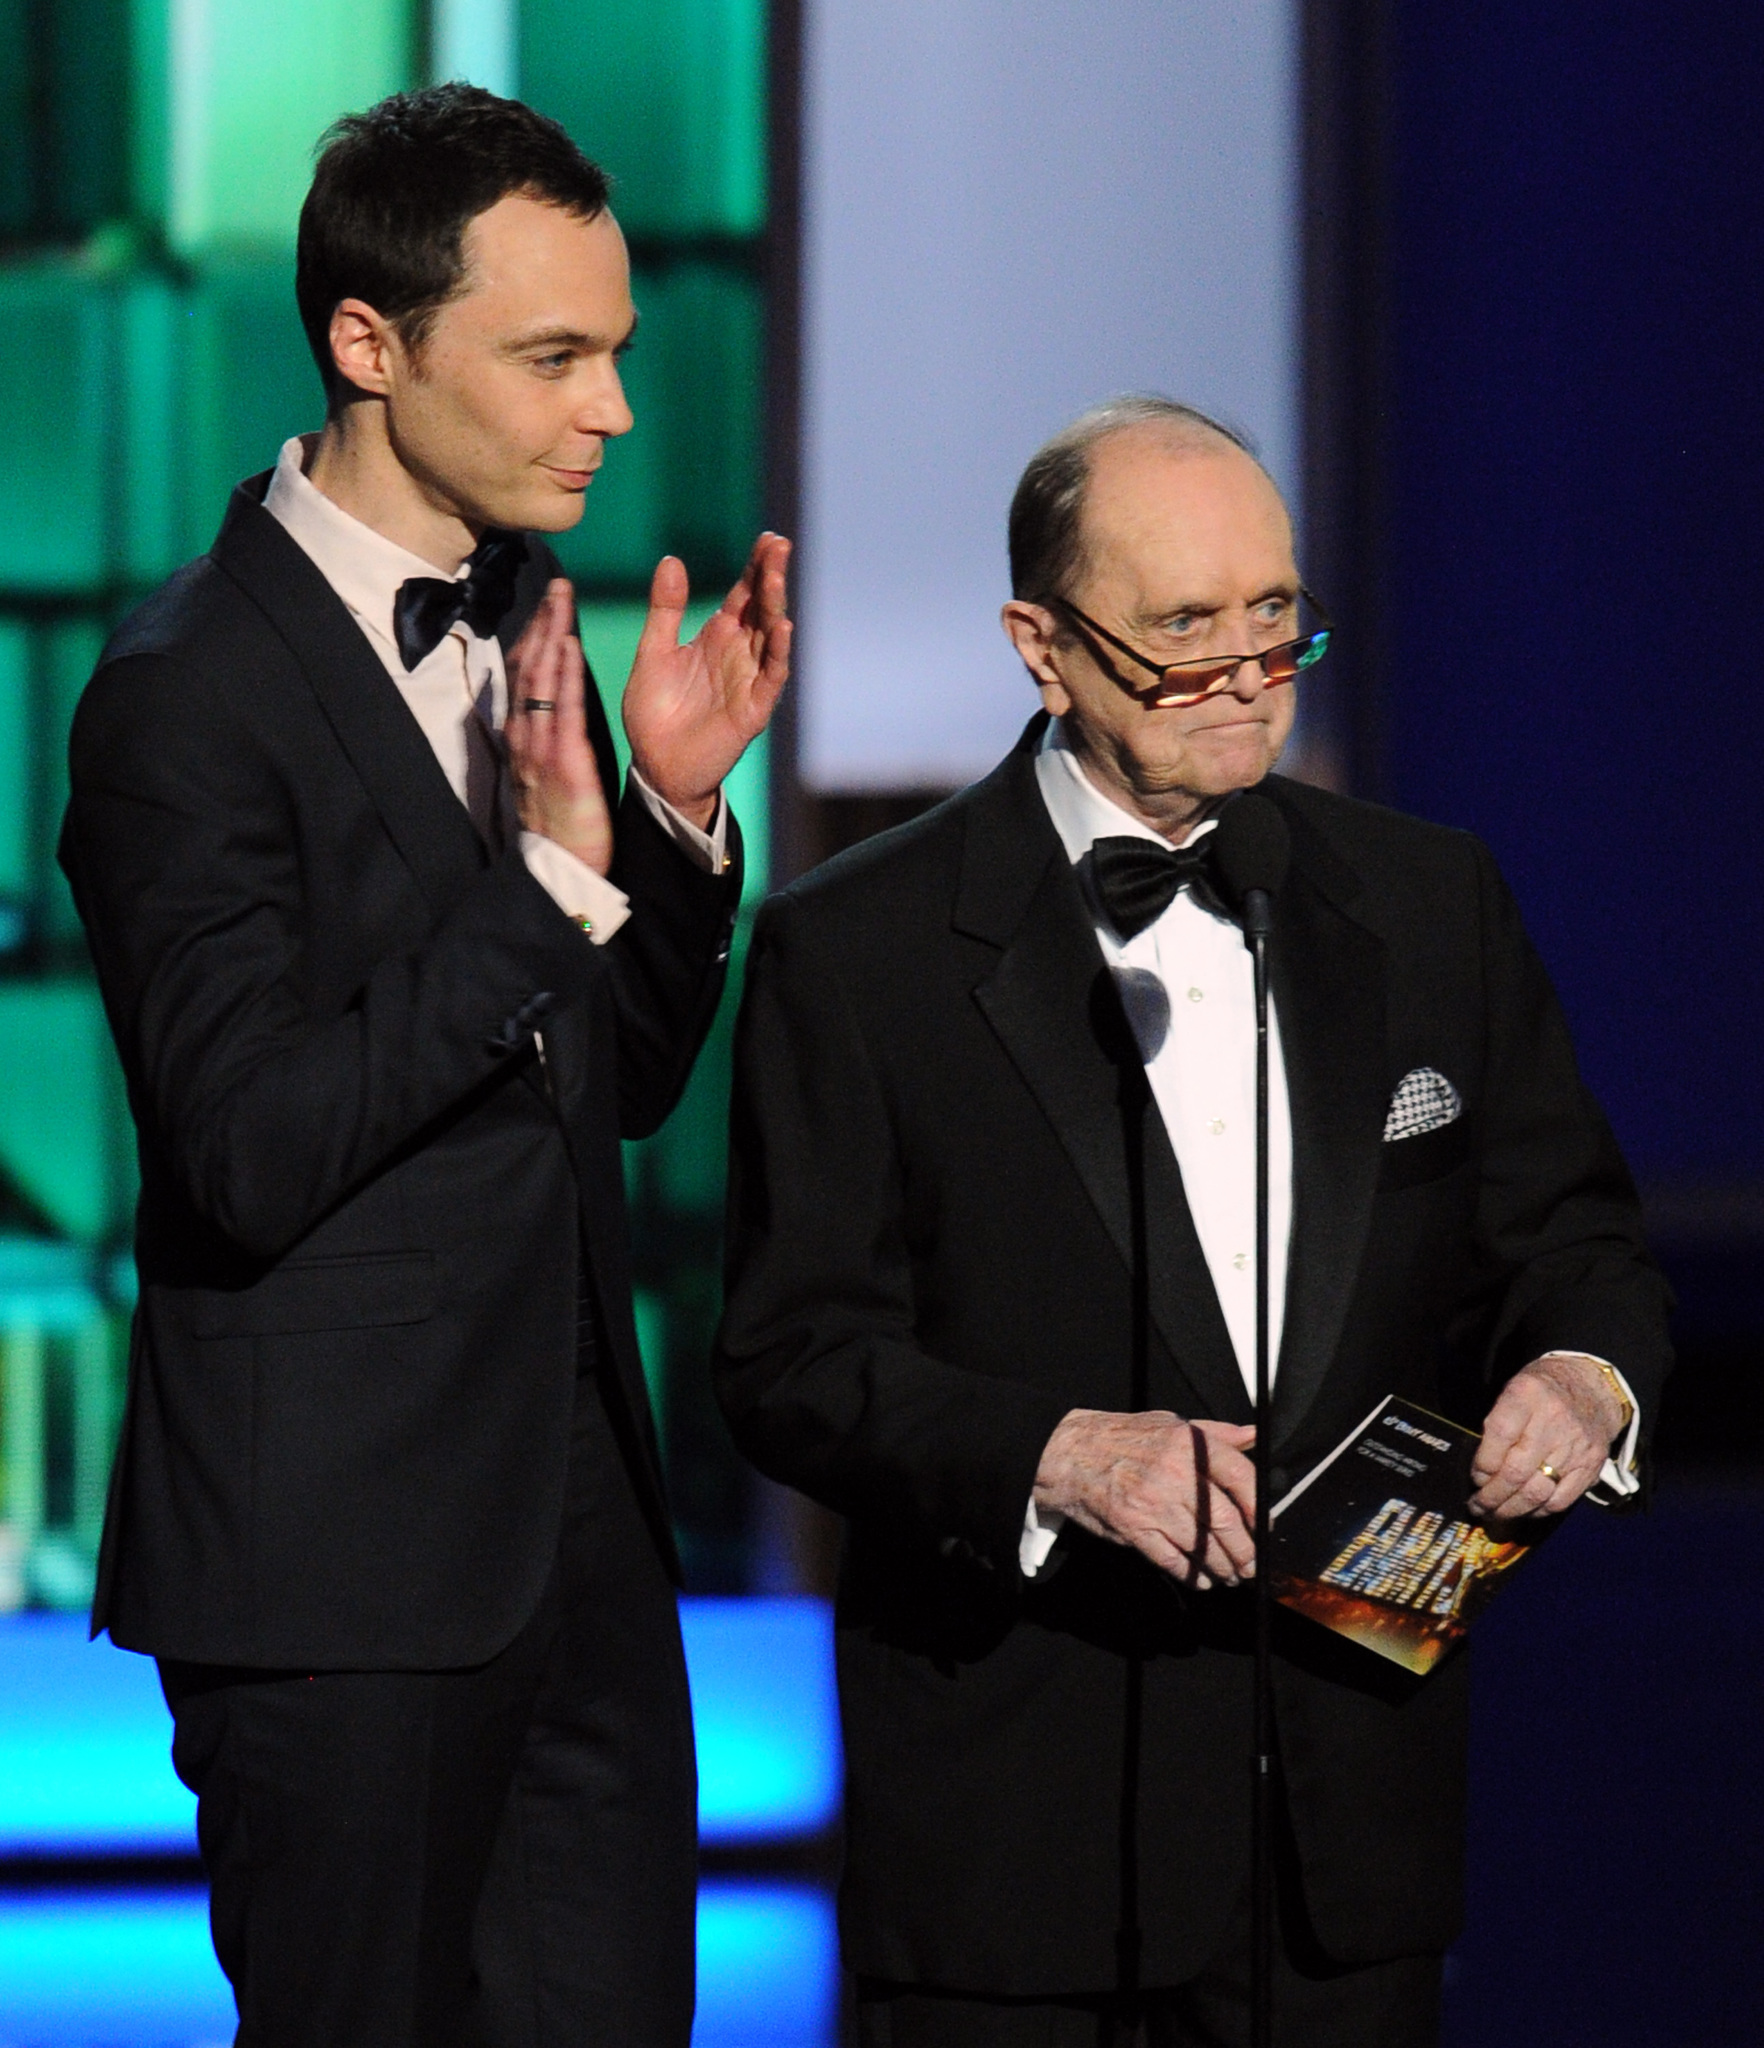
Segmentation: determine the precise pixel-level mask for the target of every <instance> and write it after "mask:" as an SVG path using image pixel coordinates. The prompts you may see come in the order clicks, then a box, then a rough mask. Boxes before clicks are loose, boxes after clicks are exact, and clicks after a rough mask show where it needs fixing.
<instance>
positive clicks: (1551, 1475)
mask: <svg viewBox="0 0 1764 2048" xmlns="http://www.w3.org/2000/svg"><path fill="white" fill-rule="evenodd" d="M1537 1469H1538V1470H1539V1471H1540V1472H1541V1473H1542V1474H1543V1476H1544V1477H1545V1478H1546V1479H1548V1480H1550V1481H1552V1482H1553V1481H1555V1480H1558V1479H1560V1478H1561V1476H1562V1475H1561V1473H1560V1472H1558V1471H1557V1470H1556V1468H1555V1466H1554V1465H1551V1464H1548V1463H1545V1464H1542V1465H1540V1466H1539V1467H1538V1468H1537Z"/></svg>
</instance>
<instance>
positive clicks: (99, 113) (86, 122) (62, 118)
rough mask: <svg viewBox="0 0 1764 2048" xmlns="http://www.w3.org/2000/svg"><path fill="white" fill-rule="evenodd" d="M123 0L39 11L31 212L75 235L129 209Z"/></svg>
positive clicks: (54, 0)
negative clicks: (39, 151)
mask: <svg viewBox="0 0 1764 2048" xmlns="http://www.w3.org/2000/svg"><path fill="white" fill-rule="evenodd" d="M129 13H130V0H51V4H49V5H46V6H43V5H40V6H39V10H38V15H39V20H40V22H41V24H42V26H41V30H40V32H39V36H38V39H37V54H38V56H39V60H40V62H41V65H42V73H41V77H40V81H39V94H40V100H39V104H40V105H41V106H42V108H43V111H44V114H45V116H46V118H45V120H44V122H43V128H42V131H41V134H42V146H43V155H42V158H41V160H40V162H39V165H38V176H39V178H40V180H41V184H40V187H39V192H38V205H37V214H38V218H39V219H40V221H41V222H42V224H43V225H44V226H45V227H47V228H48V229H49V230H50V232H51V233H55V234H78V233H80V232H82V231H85V230H89V229H91V228H94V227H97V226H98V225H99V224H100V223H102V222H104V221H111V220H118V219H120V218H122V216H123V215H125V214H126V213H127V212H128V208H129V136H128V108H129Z"/></svg>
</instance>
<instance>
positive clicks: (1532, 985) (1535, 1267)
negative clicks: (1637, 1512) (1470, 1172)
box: [1477, 847, 1672, 1443]
mask: <svg viewBox="0 0 1764 2048" xmlns="http://www.w3.org/2000/svg"><path fill="white" fill-rule="evenodd" d="M1477 851H1478V859H1479V866H1480V872H1479V885H1480V890H1481V900H1482V917H1483V930H1484V949H1483V959H1484V975H1485V996H1486V1002H1487V1015H1488V1018H1489V1045H1488V1073H1487V1086H1486V1092H1485V1108H1484V1112H1483V1115H1484V1132H1483V1140H1484V1145H1483V1160H1484V1169H1483V1175H1482V1182H1481V1189H1480V1193H1479V1198H1478V1209H1477V1237H1478V1246H1479V1250H1480V1252H1481V1254H1482V1256H1483V1258H1484V1259H1485V1260H1486V1261H1487V1262H1488V1264H1489V1266H1490V1267H1491V1268H1492V1270H1493V1272H1494V1273H1495V1275H1496V1276H1497V1281H1498V1284H1499V1287H1500V1300H1501V1307H1500V1312H1499V1316H1498V1319H1497V1323H1496V1328H1495V1340H1494V1349H1493V1359H1494V1364H1495V1377H1496V1379H1497V1381H1504V1380H1505V1379H1506V1378H1507V1377H1508V1376H1510V1375H1511V1374H1512V1373H1513V1372H1516V1371H1517V1370H1519V1368H1520V1367H1522V1366H1524V1365H1525V1364H1527V1363H1528V1362H1529V1361H1530V1360H1532V1359H1534V1358H1537V1357H1540V1356H1541V1355H1542V1354H1543V1353H1544V1352H1546V1351H1579V1352H1590V1353H1591V1354H1592V1355H1593V1356H1594V1357H1597V1358H1603V1359H1605V1360H1607V1361H1608V1362H1609V1363H1610V1364H1612V1365H1614V1366H1615V1367H1616V1368H1617V1370H1618V1371H1619V1372H1620V1373H1621V1374H1622V1375H1623V1377H1624V1379H1625V1380H1626V1381H1627V1382H1628V1383H1629V1385H1630V1387H1631V1388H1632V1389H1633V1390H1634V1393H1635V1398H1636V1401H1637V1404H1638V1406H1639V1408H1640V1412H1641V1419H1642V1440H1643V1442H1644V1443H1645V1441H1646V1439H1647V1436H1648V1435H1649V1433H1650V1432H1651V1430H1652V1427H1653V1424H1654V1422H1655V1420H1656V1418H1657V1416H1658V1414H1659V1404H1660V1393H1661V1388H1662V1386H1663V1384H1664V1382H1665V1379H1666V1375H1667V1373H1668V1371H1669V1370H1670V1368H1671V1362H1672V1352H1671V1345H1670V1342H1669V1340H1668V1337H1667V1329H1666V1314H1667V1311H1668V1309H1669V1308H1670V1306H1671V1294H1670V1290H1669V1289H1668V1288H1667V1286H1666V1282H1665V1280H1664V1279H1663V1277H1662V1276H1661V1274H1660V1272H1659V1270H1658V1268H1657V1267H1656V1266H1655V1265H1654V1263H1653V1261H1652V1260H1651V1259H1650V1258H1649V1256H1648V1253H1647V1250H1646V1247H1645V1245H1644V1242H1643V1238H1642V1230H1641V1204H1640V1201H1639V1199H1638V1197H1637V1195H1636V1191H1635V1185H1634V1183H1633V1181H1632V1180H1631V1178H1630V1175H1629V1170H1628V1168H1627V1167H1626V1166H1625V1164H1624V1162H1623V1156H1622V1153H1621V1152H1620V1151H1619V1149H1618V1146H1617V1141H1616V1139H1615V1138H1614V1137H1613V1135H1612V1133H1611V1128H1610V1126H1609V1124H1608V1123H1607V1122H1606V1120H1605V1116H1604V1113H1603V1111H1602V1110H1601V1109H1600V1108H1599V1106H1598V1104H1597V1103H1596V1102H1595V1101H1594V1100H1593V1097H1592V1095H1591V1093H1590V1091H1589V1090H1588V1089H1587V1087H1586V1084H1585V1083H1584V1082H1583V1081H1582V1079H1581V1077H1580V1071H1579V1067H1578V1065H1577V1063H1576V1061H1575V1057H1574V1050H1573V1046H1572V1045H1571V1043H1570V1041H1569V1036H1568V1026H1567V1021H1566V1019H1565V1018H1564V1017H1563V1015H1562V1010H1561V1006H1560V1004H1559V1003H1558V1001H1557V999H1556V996H1555V992H1554V990H1553V989H1552V988H1551V986H1550V982H1549V977H1548V975H1547V974H1546V972H1545V970H1544V966H1543V963H1542V961H1541V960H1540V959H1539V958H1538V956H1537V953H1536V950H1535V949H1534V948H1533V946H1532V944H1531V941H1530V940H1529V938H1528V937H1527V936H1526V933H1525V930H1524V927H1523V925H1522V923H1521V921H1520V916H1519V909H1518V906H1517V904H1516V903H1515V902H1514V900H1513V896H1512V893H1511V891H1510V890H1509V889H1508V888H1507V886H1506V884H1505V882H1504V881H1503V880H1502V879H1501V876H1500V874H1499V873H1498V871H1497V870H1496V868H1495V864H1494V861H1493V859H1492V857H1491V856H1490V855H1489V854H1488V852H1487V850H1486V849H1484V848H1481V847H1478V849H1477Z"/></svg>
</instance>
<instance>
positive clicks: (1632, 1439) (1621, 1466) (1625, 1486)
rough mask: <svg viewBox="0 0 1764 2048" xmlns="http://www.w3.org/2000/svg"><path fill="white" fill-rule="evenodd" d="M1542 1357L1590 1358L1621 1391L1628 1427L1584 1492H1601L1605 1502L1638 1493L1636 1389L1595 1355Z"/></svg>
mask: <svg viewBox="0 0 1764 2048" xmlns="http://www.w3.org/2000/svg"><path fill="white" fill-rule="evenodd" d="M1544 1357H1545V1358H1590V1359H1591V1360H1592V1362H1593V1364H1594V1365H1602V1366H1604V1367H1605V1368H1606V1369H1607V1370H1608V1371H1609V1373H1610V1375H1611V1377H1612V1378H1613V1379H1614V1380H1615V1381H1616V1382H1617V1384H1618V1385H1619V1386H1620V1387H1621V1388H1622V1389H1623V1398H1624V1400H1626V1401H1627V1402H1628V1403H1629V1427H1628V1428H1627V1429H1626V1430H1625V1431H1624V1432H1623V1438H1622V1441H1621V1442H1620V1443H1617V1444H1615V1445H1613V1446H1612V1450H1611V1455H1610V1456H1609V1457H1608V1458H1607V1459H1606V1460H1605V1463H1604V1468H1603V1470H1602V1471H1601V1472H1600V1473H1599V1476H1598V1477H1597V1478H1596V1479H1595V1480H1594V1481H1593V1483H1592V1485H1591V1486H1589V1487H1588V1488H1587V1492H1588V1493H1589V1494H1590V1495H1592V1496H1593V1497H1594V1498H1595V1499H1596V1498H1597V1497H1598V1495H1599V1493H1600V1492H1601V1491H1602V1492H1603V1493H1604V1495H1605V1497H1606V1498H1607V1499H1613V1500H1627V1499H1628V1498H1629V1496H1630V1495H1631V1494H1634V1493H1640V1491H1641V1474H1640V1473H1639V1472H1638V1471H1637V1470H1636V1469H1635V1447H1636V1442H1637V1439H1638V1438H1639V1437H1640V1435H1641V1403H1640V1402H1639V1401H1638V1400H1637V1399H1636V1398H1635V1389H1634V1388H1633V1387H1632V1386H1631V1385H1630V1384H1629V1382H1628V1381H1627V1380H1626V1379H1625V1378H1624V1377H1623V1375H1622V1374H1621V1373H1620V1372H1619V1371H1618V1370H1617V1368H1616V1367H1615V1366H1614V1365H1612V1363H1611V1361H1610V1360H1609V1359H1608V1358H1600V1357H1599V1355H1598V1354H1597V1352H1593V1351H1546V1352H1545V1353H1544Z"/></svg>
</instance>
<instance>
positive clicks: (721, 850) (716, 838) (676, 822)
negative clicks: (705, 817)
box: [630, 768, 729, 875]
mask: <svg viewBox="0 0 1764 2048" xmlns="http://www.w3.org/2000/svg"><path fill="white" fill-rule="evenodd" d="M630 780H631V783H632V785H633V787H634V788H635V789H636V791H637V794H638V795H639V796H640V797H641V798H642V799H643V801H644V804H645V806H646V807H647V809H648V811H649V815H650V816H651V817H652V818H653V819H654V820H655V822H656V823H657V824H658V825H659V826H660V827H661V828H662V830H663V831H664V832H665V833H666V834H667V835H668V837H669V838H670V839H671V840H672V841H673V842H674V844H675V845H676V846H677V847H679V848H680V850H681V851H682V852H683V853H685V854H688V855H689V856H690V857H691V858H692V859H693V860H694V861H696V862H697V863H698V865H699V866H700V867H701V868H703V869H704V871H705V873H706V874H707V875H720V874H721V873H722V872H723V870H724V869H725V868H726V867H727V866H728V865H729V805H728V802H727V800H726V799H725V798H724V796H723V793H722V791H721V790H718V792H717V814H716V816H715V817H714V818H713V819H712V820H711V828H710V830H709V831H708V832H701V831H700V830H699V829H698V827H697V826H696V825H695V824H693V822H692V820H691V819H690V818H683V817H682V816H681V815H680V813H679V812H678V811H677V810H675V809H674V807H673V805H672V804H671V803H669V802H668V801H667V799H666V798H665V797H659V796H657V795H656V793H655V791H654V790H653V789H651V788H650V786H649V784H648V783H647V782H645V781H644V779H643V777H642V776H641V775H639V774H638V773H637V771H636V769H635V768H633V769H631V770H630Z"/></svg>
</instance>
